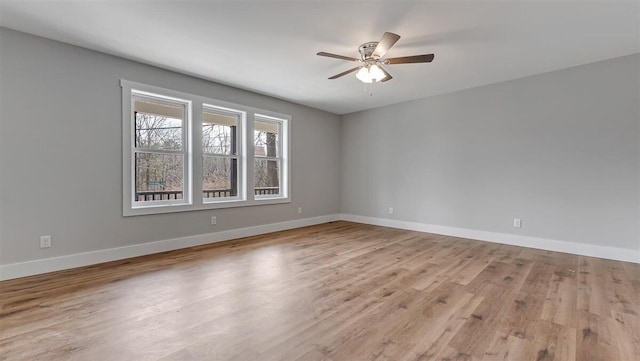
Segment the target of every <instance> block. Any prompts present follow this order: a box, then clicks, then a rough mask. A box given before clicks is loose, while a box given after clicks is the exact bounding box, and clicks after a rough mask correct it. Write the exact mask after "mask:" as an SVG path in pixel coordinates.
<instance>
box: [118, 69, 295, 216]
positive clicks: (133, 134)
mask: <svg viewBox="0 0 640 361" xmlns="http://www.w3.org/2000/svg"><path fill="white" fill-rule="evenodd" d="M121 85H122V89H123V90H122V112H123V117H122V124H123V157H122V159H123V214H124V215H125V216H133V215H142V214H154V213H167V212H182V211H190V210H201V209H214V208H227V207H240V206H253V205H261V204H274V203H285V202H290V201H291V199H290V190H289V159H290V157H289V134H290V130H289V127H290V121H291V117H290V116H287V115H283V114H278V113H273V112H268V111H265V110H260V109H256V108H252V107H249V106H244V105H238V104H231V103H227V102H223V101H219V100H216V99H211V98H207V97H202V96H198V95H193V94H188V93H183V92H178V91H174V90H170V89H164V88H159V87H154V86H150V85H146V84H140V83H135V82H130V81H127V80H122V81H121ZM247 119H251V120H252V121H251V122H250V123H247Z"/></svg>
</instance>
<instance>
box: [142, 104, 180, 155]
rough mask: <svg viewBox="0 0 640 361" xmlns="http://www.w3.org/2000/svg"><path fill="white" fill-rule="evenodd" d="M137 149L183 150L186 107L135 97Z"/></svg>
mask: <svg viewBox="0 0 640 361" xmlns="http://www.w3.org/2000/svg"><path fill="white" fill-rule="evenodd" d="M133 99H134V112H135V113H134V114H135V120H136V134H135V137H136V139H135V141H136V144H135V146H136V148H144V149H167V150H182V124H183V117H184V116H183V114H184V105H179V104H176V105H168V104H165V103H161V102H154V101H153V100H152V99H147V98H138V97H134V98H133Z"/></svg>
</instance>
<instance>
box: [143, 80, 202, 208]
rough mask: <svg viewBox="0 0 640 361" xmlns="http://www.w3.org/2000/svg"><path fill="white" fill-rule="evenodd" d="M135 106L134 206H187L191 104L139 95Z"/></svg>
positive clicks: (160, 97)
mask: <svg viewBox="0 0 640 361" xmlns="http://www.w3.org/2000/svg"><path fill="white" fill-rule="evenodd" d="M132 102H133V120H134V121H133V123H134V124H133V125H134V141H133V150H132V155H133V168H134V169H133V174H134V177H133V183H134V195H133V203H134V206H150V205H165V204H183V203H185V202H187V201H188V198H189V197H188V195H189V193H188V188H185V183H186V182H185V181H186V180H187V179H188V173H189V170H188V167H187V164H188V162H187V151H186V149H187V141H186V137H185V135H186V133H187V132H186V125H187V123H188V122H187V119H188V113H187V111H188V106H189V102H188V101H185V100H179V99H174V98H169V97H162V96H160V95H157V94H148V93H143V92H138V91H133V92H132Z"/></svg>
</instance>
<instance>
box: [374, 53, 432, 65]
mask: <svg viewBox="0 0 640 361" xmlns="http://www.w3.org/2000/svg"><path fill="white" fill-rule="evenodd" d="M433 58H434V55H433V54H424V55H413V56H401V57H399V58H389V59H386V60H385V61H384V63H385V64H410V63H430V62H432V61H433Z"/></svg>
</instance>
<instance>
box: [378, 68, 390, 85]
mask: <svg viewBox="0 0 640 361" xmlns="http://www.w3.org/2000/svg"><path fill="white" fill-rule="evenodd" d="M380 70H382V72H383V73H384V78H382V79H380V82H381V83H384V82H385V81H388V80H391V79H393V77H392V76H391V74H389V73H388V72H387V71H386V70H385V69H384V68H383V67H380Z"/></svg>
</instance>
